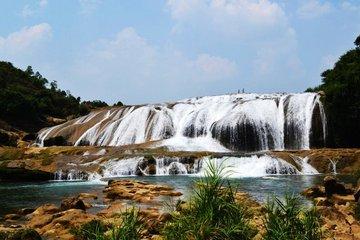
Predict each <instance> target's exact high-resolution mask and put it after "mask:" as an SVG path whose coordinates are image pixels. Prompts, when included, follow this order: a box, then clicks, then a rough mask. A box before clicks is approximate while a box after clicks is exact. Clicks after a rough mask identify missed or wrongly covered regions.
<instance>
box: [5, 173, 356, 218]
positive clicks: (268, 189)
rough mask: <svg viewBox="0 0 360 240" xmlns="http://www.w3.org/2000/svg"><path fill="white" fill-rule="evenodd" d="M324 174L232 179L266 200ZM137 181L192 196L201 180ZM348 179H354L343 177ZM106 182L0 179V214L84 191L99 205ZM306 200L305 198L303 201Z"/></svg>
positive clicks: (295, 190)
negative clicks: (97, 194)
mask: <svg viewBox="0 0 360 240" xmlns="http://www.w3.org/2000/svg"><path fill="white" fill-rule="evenodd" d="M323 177H324V176H321V175H311V176H304V175H271V176H266V177H256V178H254V177H252V178H250V177H249V178H238V179H230V180H229V181H230V183H231V184H233V185H234V186H237V187H238V188H239V190H241V191H245V192H248V193H249V194H250V195H251V196H252V197H253V198H255V199H256V200H258V201H260V202H265V201H266V200H267V198H268V197H271V196H273V195H278V196H282V195H284V194H285V193H287V192H290V193H300V192H301V191H302V190H303V189H305V188H307V187H310V186H313V185H315V184H320V183H321V182H322V179H323ZM134 178H135V179H137V180H141V181H149V182H152V183H160V184H167V185H170V186H173V187H175V188H176V189H178V190H179V191H181V192H183V193H184V196H185V197H186V196H189V194H190V193H191V191H192V189H193V186H194V182H195V181H196V180H197V179H198V178H196V177H191V176H179V175H176V176H151V177H149V176H148V177H134ZM342 180H343V181H345V182H351V179H348V178H342ZM105 184H106V182H103V183H100V182H65V181H63V182H59V181H49V182H43V183H18V182H17V183H8V182H0V216H2V215H4V214H7V213H12V212H15V211H16V210H17V209H20V208H25V207H37V206H39V205H42V204H45V203H54V204H57V205H60V202H61V200H62V199H63V198H65V197H71V196H76V195H77V194H79V193H81V192H96V193H99V194H100V198H99V200H98V204H99V206H101V205H102V198H101V193H102V190H103V189H104V186H105ZM304 201H305V200H304Z"/></svg>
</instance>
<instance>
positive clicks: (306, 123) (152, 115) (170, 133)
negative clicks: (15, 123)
mask: <svg viewBox="0 0 360 240" xmlns="http://www.w3.org/2000/svg"><path fill="white" fill-rule="evenodd" d="M325 121H326V119H325V115H324V111H323V108H322V104H321V102H320V96H319V95H318V94H314V93H302V94H263V95H260V94H233V95H223V96H212V97H202V98H192V99H185V100H182V101H179V102H176V103H164V104H149V105H141V106H123V107H114V108H108V109H103V110H98V111H95V112H91V113H90V114H89V115H87V116H83V117H81V118H78V119H74V120H71V121H69V122H66V123H64V124H61V125H58V126H55V127H52V128H47V129H43V130H42V131H40V132H39V137H38V139H37V142H38V144H39V145H41V146H43V145H44V143H46V142H47V141H48V140H49V139H54V137H59V136H61V137H63V139H64V142H67V143H71V144H73V145H76V146H83V145H94V146H123V145H129V144H141V143H147V142H149V141H163V142H166V140H171V141H170V142H171V143H170V147H171V146H172V145H171V144H173V146H175V147H174V148H175V149H174V150H178V149H176V146H178V145H176V144H179V143H181V142H184V141H192V142H193V143H195V145H196V144H197V143H198V145H197V146H200V148H201V150H202V151H214V152H221V151H223V149H224V147H226V148H228V149H230V150H240V151H258V150H271V149H308V148H310V147H312V146H316V147H318V146H322V145H323V144H324V135H325V134H324V129H325V127H324V126H325V125H326V122H325ZM184 139H185V140H184ZM204 139H206V141H203V140H204ZM167 142H169V141H167ZM161 144H164V145H161ZM160 146H168V145H166V143H162V142H160ZM209 146H211V149H210V147H209ZM186 151H191V150H186Z"/></svg>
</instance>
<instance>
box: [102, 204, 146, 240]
mask: <svg viewBox="0 0 360 240" xmlns="http://www.w3.org/2000/svg"><path fill="white" fill-rule="evenodd" d="M121 216H122V221H121V224H120V225H119V226H118V227H113V228H112V229H111V234H110V237H109V240H139V239H140V236H141V231H142V230H143V229H144V224H143V219H142V218H141V217H140V215H139V211H138V210H136V209H135V208H131V209H130V210H127V211H126V212H124V213H122V214H121Z"/></svg>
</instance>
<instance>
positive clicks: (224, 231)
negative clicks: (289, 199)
mask: <svg viewBox="0 0 360 240" xmlns="http://www.w3.org/2000/svg"><path fill="white" fill-rule="evenodd" d="M222 172H223V169H222V168H221V167H220V168H216V167H215V166H214V165H212V164H210V165H209V171H208V173H207V174H206V176H205V177H204V178H203V179H201V180H200V181H199V182H198V184H197V187H196V189H195V195H194V196H193V197H192V198H191V199H190V201H189V207H188V208H186V209H184V210H182V211H181V212H180V214H173V219H172V220H171V221H170V222H168V223H167V224H166V225H165V228H164V231H163V235H164V237H165V239H169V240H173V239H177V240H186V239H199V240H202V239H203V240H205V239H206V240H208V239H229V240H231V239H237V240H242V239H252V238H253V237H254V236H255V235H256V230H254V229H253V228H252V227H251V226H250V224H249V220H248V219H249V214H248V213H247V211H246V210H245V208H244V207H243V206H241V205H239V204H238V203H237V202H236V201H235V194H236V190H235V189H233V188H232V187H231V186H230V184H229V183H228V182H225V180H224V179H223V178H222V176H223V174H222Z"/></svg>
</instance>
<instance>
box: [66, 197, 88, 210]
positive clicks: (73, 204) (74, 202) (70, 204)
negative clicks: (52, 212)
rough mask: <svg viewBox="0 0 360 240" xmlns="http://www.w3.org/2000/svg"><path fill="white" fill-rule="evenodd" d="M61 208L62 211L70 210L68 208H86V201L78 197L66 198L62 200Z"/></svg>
mask: <svg viewBox="0 0 360 240" xmlns="http://www.w3.org/2000/svg"><path fill="white" fill-rule="evenodd" d="M60 209H61V210H62V211H65V210H68V209H80V210H84V211H85V210H86V206H85V203H84V202H83V200H81V199H78V198H66V199H64V200H62V202H61V207H60Z"/></svg>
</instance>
